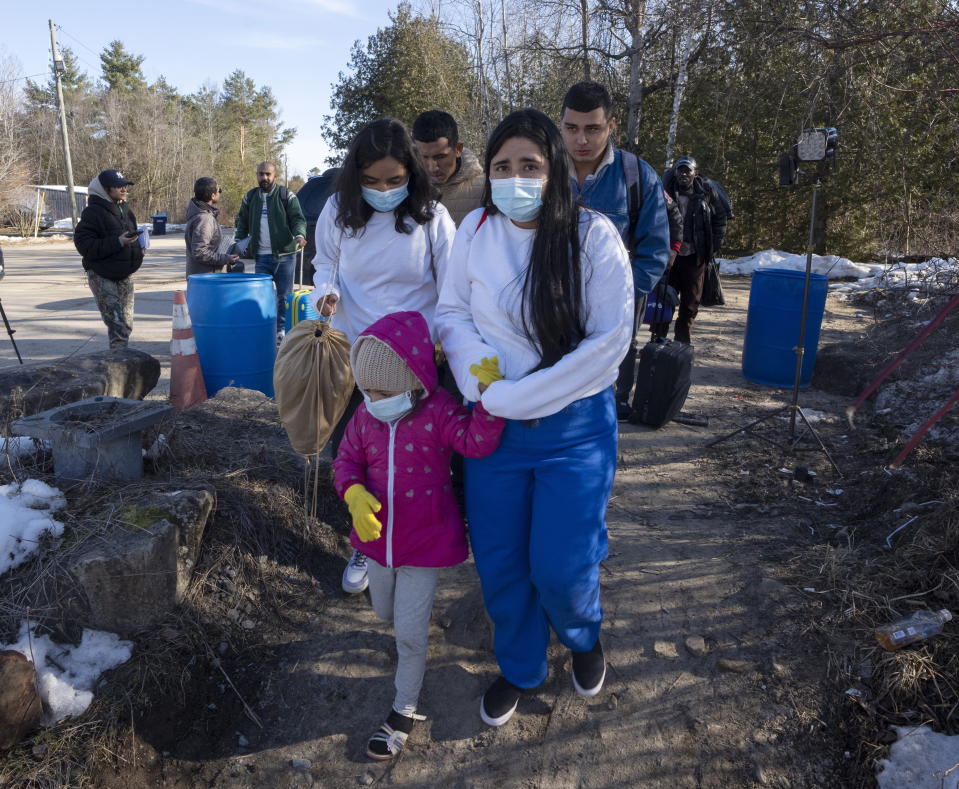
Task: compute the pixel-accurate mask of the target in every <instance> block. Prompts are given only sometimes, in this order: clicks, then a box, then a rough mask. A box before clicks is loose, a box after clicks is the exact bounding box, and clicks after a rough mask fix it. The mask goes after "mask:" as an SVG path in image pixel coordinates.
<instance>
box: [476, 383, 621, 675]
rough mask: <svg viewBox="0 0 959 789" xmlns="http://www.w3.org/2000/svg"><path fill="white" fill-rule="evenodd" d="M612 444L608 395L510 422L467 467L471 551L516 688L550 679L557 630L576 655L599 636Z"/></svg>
mask: <svg viewBox="0 0 959 789" xmlns="http://www.w3.org/2000/svg"><path fill="white" fill-rule="evenodd" d="M616 441H617V426H616V404H615V400H614V396H613V389H612V388H610V389H606V390H604V391H603V392H600V393H599V394H596V395H593V396H592V397H586V398H583V399H582V400H577V401H576V402H574V403H571V404H570V405H568V406H567V407H566V408H564V409H563V410H562V411H560V412H559V413H557V414H553V415H552V416H548V417H545V418H543V419H539V420H536V421H535V422H533V423H528V422H521V421H515V420H508V421H507V423H506V429H505V430H504V431H503V437H502V440H501V441H500V445H499V448H498V449H497V450H496V451H495V452H494V453H493V454H492V455H490V456H489V457H485V458H467V459H466V510H467V513H468V515H469V529H470V543H471V545H472V548H473V557H474V559H475V560H476V569H477V571H478V572H479V577H480V582H481V584H482V587H483V599H484V601H485V603H486V610H487V611H488V612H489V615H490V618H491V619H492V620H493V625H494V627H495V635H494V645H495V651H496V660H497V662H498V663H499V666H500V670H501V671H502V672H503V676H504V677H506V679H508V680H509V681H510V682H512V683H513V684H514V685H517V686H518V687H521V688H533V687H536V686H537V685H540V684H542V683H543V681H544V680H545V679H546V673H547V665H546V648H547V646H548V645H549V637H550V636H549V628H550V626H551V625H552V627H553V630H555V631H556V634H557V636H559V639H560V641H561V642H562V643H563V644H564V645H566V646H567V647H568V648H569V649H572V650H574V651H576V652H586V651H588V650H590V649H592V647H593V645H594V644H595V643H596V639H597V638H598V637H599V627H600V623H601V622H602V618H603V609H602V607H601V606H600V602H599V563H600V562H601V561H602V560H603V559H605V558H606V554H607V545H608V539H607V533H606V505H607V504H608V502H609V494H610V491H611V490H612V487H613V476H614V474H615V472H616Z"/></svg>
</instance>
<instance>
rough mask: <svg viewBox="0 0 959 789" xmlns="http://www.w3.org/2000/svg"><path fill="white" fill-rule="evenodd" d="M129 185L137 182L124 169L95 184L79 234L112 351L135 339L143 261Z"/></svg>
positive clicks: (75, 240)
mask: <svg viewBox="0 0 959 789" xmlns="http://www.w3.org/2000/svg"><path fill="white" fill-rule="evenodd" d="M128 186H133V181H130V180H129V179H127V178H126V177H124V175H123V173H121V172H120V171H119V170H104V171H103V172H102V173H100V174H99V175H98V176H97V177H96V178H94V179H93V180H92V181H90V187H89V197H88V198H87V207H86V208H84V209H83V213H82V214H80V221H79V223H77V227H76V230H75V231H74V233H73V245H74V246H75V247H76V248H77V251H78V252H79V253H80V254H81V255H83V268H84V269H85V270H86V272H87V282H88V283H89V285H90V290H91V291H93V297H94V298H95V299H96V301H97V307H99V308H100V316H101V317H102V318H103V322H104V323H105V324H106V326H107V337H108V338H109V341H110V347H111V348H125V347H126V346H127V342H128V341H129V339H130V332H131V331H133V278H132V274H133V273H134V272H135V271H136V270H137V269H139V268H140V264H141V263H143V249H142V248H141V246H140V243H139V241H138V240H137V218H136V217H135V216H134V215H133V212H132V211H131V210H130V208H129V206H127V203H126V199H127V187H128Z"/></svg>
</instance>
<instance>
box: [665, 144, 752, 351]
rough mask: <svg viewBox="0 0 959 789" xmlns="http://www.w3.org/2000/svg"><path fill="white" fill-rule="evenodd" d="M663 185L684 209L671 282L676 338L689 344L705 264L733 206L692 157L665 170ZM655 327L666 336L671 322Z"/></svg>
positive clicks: (714, 251)
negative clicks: (676, 309)
mask: <svg viewBox="0 0 959 789" xmlns="http://www.w3.org/2000/svg"><path fill="white" fill-rule="evenodd" d="M663 186H664V187H665V188H666V191H667V192H668V193H669V195H670V197H672V198H673V199H674V200H675V201H676V202H677V203H678V204H679V206H680V209H681V210H682V212H683V242H682V245H681V246H680V248H679V255H678V256H677V257H676V262H675V263H674V264H673V266H672V268H671V269H670V272H669V284H670V285H672V286H673V287H674V288H676V290H677V291H679V315H678V316H677V318H676V328H675V338H676V339H677V340H678V341H680V342H684V343H687V344H690V331H691V329H692V325H693V321H694V320H695V319H696V315H697V313H698V312H699V303H700V301H701V300H702V297H703V281H704V278H705V275H706V264H707V263H708V262H709V261H711V260H713V259H714V258H715V257H716V255H717V253H718V252H719V248H720V246H721V245H722V243H723V236H724V235H725V234H726V222H727V221H728V220H729V219H730V218H731V217H732V215H733V212H732V206H731V204H730V202H729V198H728V197H727V196H726V192H725V191H724V190H723V188H722V187H721V186H720V185H719V184H718V183H717V182H716V181H711V180H710V179H709V178H704V177H703V176H701V175H700V174H699V170H698V168H697V165H696V160H695V159H694V158H693V157H692V156H682V157H680V158H679V159H678V160H677V161H676V165H675V167H673V168H672V169H670V170H667V171H666V173H665V174H664V175H663ZM656 329H657V333H659V334H660V335H661V336H664V335H665V333H666V332H667V331H668V330H669V323H666V324H660V325H658V326H657V327H656Z"/></svg>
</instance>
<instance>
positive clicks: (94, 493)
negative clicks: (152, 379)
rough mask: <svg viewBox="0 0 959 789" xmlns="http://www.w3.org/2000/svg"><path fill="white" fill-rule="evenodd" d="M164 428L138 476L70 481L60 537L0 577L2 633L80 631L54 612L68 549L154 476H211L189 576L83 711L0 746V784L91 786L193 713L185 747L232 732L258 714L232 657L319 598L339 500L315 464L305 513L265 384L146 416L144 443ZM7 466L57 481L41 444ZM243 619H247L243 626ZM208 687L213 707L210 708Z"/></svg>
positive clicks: (333, 572)
mask: <svg viewBox="0 0 959 789" xmlns="http://www.w3.org/2000/svg"><path fill="white" fill-rule="evenodd" d="M160 432H163V433H164V435H165V436H166V438H165V440H164V441H162V442H161V443H160V444H159V445H158V446H161V447H162V449H161V451H160V452H159V453H158V455H157V456H156V457H155V458H154V459H152V460H151V461H148V464H147V472H148V476H147V477H146V478H145V479H144V481H143V482H142V483H138V484H135V485H126V486H122V487H117V486H116V485H102V486H101V485H98V484H89V485H87V486H85V487H83V488H79V489H74V490H72V491H70V492H69V494H68V506H67V509H66V510H65V511H63V512H61V513H59V515H58V517H59V519H60V520H62V521H63V522H64V524H65V526H66V529H65V533H64V538H63V540H62V544H60V545H59V546H56V545H53V544H51V545H48V546H45V547H46V550H44V551H42V552H41V553H40V555H39V556H38V557H37V559H36V560H35V561H32V562H28V563H27V564H25V565H23V566H21V567H20V568H17V570H16V571H15V572H11V573H8V574H7V575H5V576H3V577H2V578H0V639H2V638H8V637H10V636H12V635H14V634H15V633H16V631H17V630H18V629H19V626H20V622H21V620H22V619H23V618H26V617H29V618H31V619H33V620H35V621H40V622H42V623H43V624H44V626H45V627H47V628H48V629H49V630H50V631H52V632H53V634H54V637H57V638H60V639H64V638H66V639H71V638H72V639H76V638H78V637H79V635H80V628H79V626H78V625H77V623H76V621H74V620H71V618H70V616H69V615H64V613H63V611H64V607H65V600H67V599H69V598H70V597H71V596H73V595H76V594H77V590H76V589H75V588H73V585H72V583H71V581H70V579H69V577H68V576H67V575H66V573H65V572H64V568H65V566H66V564H67V561H68V559H69V557H70V556H71V555H72V553H73V552H75V551H79V550H82V549H83V545H84V542H85V541H86V540H88V539H90V537H92V536H94V535H97V534H102V533H103V531H104V530H105V529H107V528H110V527H113V526H123V525H124V520H125V519H129V515H128V514H127V513H128V512H129V507H130V505H131V504H132V503H133V502H136V501H137V500H138V498H140V497H141V496H142V495H143V494H144V493H145V492H147V491H149V490H155V489H156V487H157V485H158V484H161V485H162V486H163V487H164V488H166V489H169V488H170V487H181V486H188V485H189V484H190V483H193V484H195V483H206V484H212V485H213V486H214V488H215V490H216V496H217V505H216V508H215V510H214V512H213V514H212V515H211V517H210V519H209V521H208V524H207V528H206V532H205V534H204V539H203V545H202V548H201V554H200V557H199V560H198V564H197V567H196V570H195V573H194V578H193V581H192V583H191V585H190V587H189V589H188V591H187V593H186V596H185V599H184V600H183V601H182V602H181V604H180V605H179V606H178V607H177V609H176V610H175V611H173V612H172V613H171V614H170V615H169V616H167V617H165V618H164V619H163V620H162V621H160V622H158V623H157V624H156V625H155V626H153V627H151V628H149V629H147V630H144V631H142V632H140V633H138V634H137V635H136V636H135V638H134V639H133V640H134V641H135V644H136V648H135V650H134V655H133V657H132V658H131V659H130V660H129V661H128V662H127V663H125V664H123V665H121V666H119V667H118V668H117V669H115V670H113V671H112V672H110V673H109V674H108V675H106V677H105V679H106V682H105V683H103V684H102V687H98V688H97V692H96V697H95V699H94V702H93V704H92V705H91V707H90V708H89V709H88V710H87V711H86V712H85V713H84V714H83V715H82V716H80V717H79V718H77V719H68V720H66V721H64V722H62V723H60V724H58V725H56V726H54V727H51V728H49V729H44V730H41V731H39V732H37V733H36V734H35V735H34V736H33V737H31V738H28V739H27V740H26V741H24V742H23V743H21V744H20V745H18V746H17V747H15V748H14V749H12V750H11V751H10V752H9V753H8V754H6V755H5V756H4V758H3V759H2V760H0V787H3V789H6V788H7V787H10V788H11V789H12V787H17V788H18V789H19V788H20V787H25V788H29V789H53V788H54V787H57V788H58V789H59V788H60V787H66V786H70V787H87V786H94V785H95V782H96V775H97V774H98V770H100V769H101V767H102V766H103V765H108V766H115V765H119V764H123V765H124V766H125V767H128V768H133V767H135V764H134V763H135V761H136V760H137V758H140V759H141V760H142V755H141V756H139V757H138V754H142V743H143V742H150V744H151V746H153V747H158V746H157V742H160V741H161V740H162V738H163V737H164V736H175V735H176V734H177V733H178V732H179V733H180V734H181V735H182V733H183V731H184V730H189V727H190V724H191V722H192V721H198V720H202V721H204V723H205V724H206V725H207V727H208V728H210V729H212V730H214V731H211V733H210V734H209V739H202V738H199V737H198V738H197V740H196V742H195V743H194V744H193V746H191V747H194V746H195V747H196V748H200V749H206V752H207V753H208V754H209V755H211V756H212V755H214V753H215V751H216V748H217V737H218V736H219V733H218V732H217V731H215V729H216V727H218V726H219V727H220V728H223V727H226V728H228V729H230V732H232V728H231V727H234V726H236V725H237V723H238V721H239V720H241V719H248V720H252V721H255V720H256V717H257V716H256V711H255V706H256V699H255V697H254V695H253V694H255V689H256V687H257V683H255V682H252V681H251V680H252V678H251V680H246V679H244V676H245V675H244V674H243V672H242V667H239V666H240V664H248V663H249V662H250V661H251V660H256V659H257V656H258V655H260V654H261V653H263V650H269V648H270V645H271V644H272V643H273V642H275V641H277V642H278V641H282V640H283V639H284V638H285V637H288V633H289V632H291V631H292V630H295V629H301V628H302V627H304V626H306V625H308V624H309V621H310V617H311V615H312V611H313V610H314V607H315V605H316V603H317V601H318V599H319V598H320V597H321V596H322V595H323V594H325V593H329V592H331V591H332V588H333V584H334V580H335V579H336V576H337V574H338V571H339V569H340V565H341V562H342V559H341V558H340V557H341V556H342V554H343V553H345V550H346V548H345V538H344V535H345V533H346V529H345V528H344V527H345V520H344V513H343V510H342V508H341V505H340V503H339V502H338V501H337V499H336V497H335V496H334V495H333V493H332V489H331V485H330V482H329V479H328V474H325V475H321V478H320V496H319V500H318V502H317V503H318V517H317V518H308V517H306V515H305V514H304V513H305V507H304V502H303V497H302V490H303V475H304V464H303V462H302V459H300V458H299V457H297V456H296V455H295V454H294V453H293V452H292V450H290V448H289V444H288V442H287V440H286V437H285V435H284V434H283V432H282V430H281V429H280V428H279V427H278V421H277V419H276V411H275V406H274V405H273V404H272V403H271V402H270V401H269V400H268V399H267V398H265V397H262V396H260V395H257V394H255V393H248V392H247V393H239V392H237V391H236V390H233V391H229V390H226V391H225V392H224V394H223V396H222V397H219V398H217V399H216V400H213V401H211V402H210V403H207V404H205V405H204V406H202V407H200V408H198V409H195V410H193V411H190V412H187V413H185V414H182V415H180V416H179V417H178V418H177V419H176V420H175V421H174V422H173V423H167V424H165V425H161V426H159V427H158V428H156V430H154V431H152V432H151V434H150V435H147V436H145V440H144V444H145V446H148V445H151V444H152V443H153V442H154V441H155V440H156V437H157V435H158V434H159V433H160ZM14 475H15V477H16V478H17V479H25V478H28V477H33V478H39V479H43V480H44V481H46V482H48V483H50V484H55V480H54V478H53V476H52V461H51V459H50V457H49V456H43V455H41V456H38V457H36V458H32V459H25V461H24V463H23V464H18V465H15V466H11V467H10V468H8V469H6V471H4V470H2V469H0V476H2V477H7V478H11V477H12V476H14ZM0 481H6V480H0ZM330 523H334V524H337V526H336V528H334V527H331V526H330V525H329V524H330ZM247 619H249V620H251V621H254V622H255V623H256V627H255V628H254V629H251V630H247V629H244V628H243V627H241V624H242V622H243V621H245V620H247ZM211 688H213V690H212V691H211ZM211 693H212V694H214V695H215V701H216V705H215V706H216V709H215V710H212V709H208V708H207V705H208V703H209V702H210V701H211V700H212V698H213V697H212V696H211ZM254 725H255V723H254ZM166 730H169V732H167V731H166ZM169 747H170V749H171V750H173V749H174V747H175V741H171V743H170V745H169ZM158 749H159V748H158Z"/></svg>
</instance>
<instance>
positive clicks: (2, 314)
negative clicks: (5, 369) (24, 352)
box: [0, 299, 23, 364]
mask: <svg viewBox="0 0 959 789" xmlns="http://www.w3.org/2000/svg"><path fill="white" fill-rule="evenodd" d="M0 317H2V318H3V325H4V326H6V327H7V334H8V335H10V342H11V343H12V344H13V350H14V351H15V352H16V354H17V360H18V361H19V362H20V364H23V357H22V356H21V355H20V349H19V348H17V341H16V340H14V339H13V335H14V334H15V333H16V331H17V330H16V329H14V328H11V326H10V321H8V320H7V313H6V312H5V311H4V309H3V299H0Z"/></svg>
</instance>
